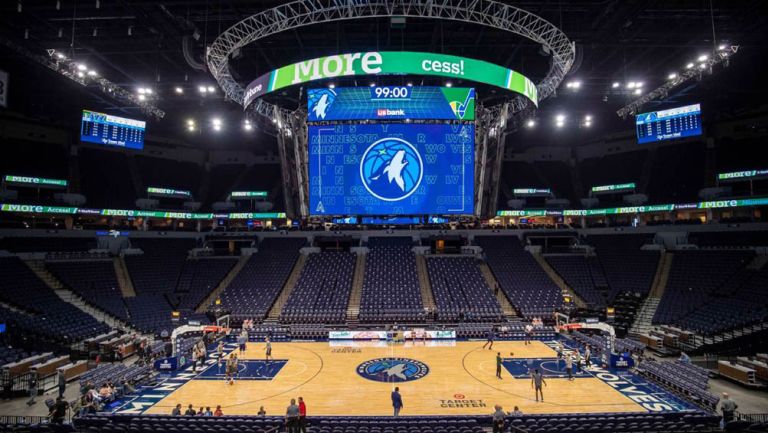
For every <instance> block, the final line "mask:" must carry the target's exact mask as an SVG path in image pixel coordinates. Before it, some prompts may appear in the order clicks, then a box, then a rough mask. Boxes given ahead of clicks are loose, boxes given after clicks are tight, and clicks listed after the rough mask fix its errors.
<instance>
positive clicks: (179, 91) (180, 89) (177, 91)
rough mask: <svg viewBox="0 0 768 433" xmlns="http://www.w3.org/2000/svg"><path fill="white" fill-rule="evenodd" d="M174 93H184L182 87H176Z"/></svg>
mask: <svg viewBox="0 0 768 433" xmlns="http://www.w3.org/2000/svg"><path fill="white" fill-rule="evenodd" d="M176 93H178V94H182V93H184V89H182V88H181V87H177V88H176Z"/></svg>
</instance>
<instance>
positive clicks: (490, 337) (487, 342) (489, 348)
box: [483, 327, 495, 350]
mask: <svg viewBox="0 0 768 433" xmlns="http://www.w3.org/2000/svg"><path fill="white" fill-rule="evenodd" d="M494 337H495V335H494V333H493V327H491V329H489V330H488V341H486V342H485V344H483V349H485V346H488V344H489V343H490V346H489V347H488V350H493V339H494Z"/></svg>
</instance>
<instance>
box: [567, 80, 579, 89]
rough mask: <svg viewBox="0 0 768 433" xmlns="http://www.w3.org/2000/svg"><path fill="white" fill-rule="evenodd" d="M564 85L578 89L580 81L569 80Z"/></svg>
mask: <svg viewBox="0 0 768 433" xmlns="http://www.w3.org/2000/svg"><path fill="white" fill-rule="evenodd" d="M565 87H567V88H569V89H574V90H577V89H580V88H581V81H569V82H568V83H567V84H566V85H565Z"/></svg>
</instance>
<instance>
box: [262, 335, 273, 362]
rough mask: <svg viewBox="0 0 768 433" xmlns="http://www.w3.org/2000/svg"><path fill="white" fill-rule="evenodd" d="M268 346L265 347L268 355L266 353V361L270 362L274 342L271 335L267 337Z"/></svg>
mask: <svg viewBox="0 0 768 433" xmlns="http://www.w3.org/2000/svg"><path fill="white" fill-rule="evenodd" d="M266 341H267V346H266V347H265V348H264V351H265V352H266V355H264V362H269V360H270V358H271V359H274V358H272V343H271V342H270V341H269V337H267V338H266Z"/></svg>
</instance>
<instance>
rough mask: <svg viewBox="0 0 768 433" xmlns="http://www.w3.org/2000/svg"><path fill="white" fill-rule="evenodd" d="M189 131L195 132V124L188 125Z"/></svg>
mask: <svg viewBox="0 0 768 433" xmlns="http://www.w3.org/2000/svg"><path fill="white" fill-rule="evenodd" d="M187 131H189V132H195V125H187Z"/></svg>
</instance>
